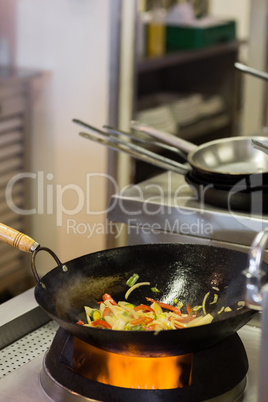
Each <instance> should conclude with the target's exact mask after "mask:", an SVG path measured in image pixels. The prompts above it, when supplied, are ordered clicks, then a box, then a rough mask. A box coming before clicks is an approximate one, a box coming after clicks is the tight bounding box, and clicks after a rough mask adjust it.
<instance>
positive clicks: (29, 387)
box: [0, 322, 261, 402]
mask: <svg viewBox="0 0 268 402" xmlns="http://www.w3.org/2000/svg"><path fill="white" fill-rule="evenodd" d="M57 330H58V325H57V324H55V323H54V322H49V323H48V324H46V325H44V326H43V327H41V328H39V329H38V330H36V331H34V332H33V333H31V334H29V335H27V336H25V337H23V338H22V339H21V340H19V341H17V342H15V343H14V344H12V345H10V346H8V347H6V348H5V349H3V350H2V351H1V352H0V361H1V365H0V373H2V374H0V375H1V379H0V395H1V398H0V400H3V401H6V400H11V401H17V400H18V401H20V402H33V401H34V402H36V401H40V402H43V401H44V402H46V401H51V400H54V401H59V400H60V401H64V402H73V401H75V402H76V401H79V402H80V401H98V400H102V399H98V398H97V399H94V397H93V399H92V398H90V397H88V398H86V399H85V398H84V397H83V398H82V397H80V396H78V395H77V394H73V393H72V394H71V395H68V394H67V395H68V396H66V395H65V394H64V392H63V390H62V389H61V388H59V389H58V388H57V386H55V387H53V392H54V393H53V399H51V398H50V397H49V396H48V395H47V394H46V392H45V391H44V389H43V387H42V385H41V383H40V373H41V371H43V379H42V381H44V362H45V355H46V354H47V352H46V351H45V349H46V350H49V349H50V348H51V344H52V341H53V339H54V337H55V334H56V333H57ZM260 332H261V330H260V328H259V327H255V326H251V325H246V326H244V327H243V328H242V329H240V330H239V331H238V334H239V337H240V339H241V340H242V342H243V344H244V347H245V350H246V353H247V357H248V362H249V370H248V374H247V376H246V379H247V385H246V389H245V392H244V394H243V395H242V396H241V397H240V399H229V398H228V401H230V400H236V401H243V402H254V401H257V383H258V381H257V369H258V350H259V344H260ZM1 366H3V367H1ZM7 366H9V367H7ZM3 368H4V370H3ZM50 380H51V379H50ZM50 380H49V382H48V383H49V387H51V383H50ZM46 381H48V380H47V379H46ZM52 381H53V379H52ZM54 385H55V384H54ZM244 385H245V384H244V383H243V381H242V383H241V384H239V387H240V389H241V390H242V389H243V387H244ZM136 391H138V392H139V390H136ZM236 392H237V393H238V394H239V392H240V390H239V388H238V389H237V390H236ZM136 399H137V397H136ZM149 400H151V399H149ZM158 400H168V401H169V400H170V399H169V398H168V399H166V398H164V399H163V398H162V399H158ZM218 400H221V399H210V401H213V402H214V401H215V402H216V401H218ZM224 400H226V399H224ZM118 401H120V399H118Z"/></svg>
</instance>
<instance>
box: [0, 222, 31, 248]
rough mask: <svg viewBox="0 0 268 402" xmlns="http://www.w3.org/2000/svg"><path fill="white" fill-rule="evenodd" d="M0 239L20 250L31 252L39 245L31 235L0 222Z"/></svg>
mask: <svg viewBox="0 0 268 402" xmlns="http://www.w3.org/2000/svg"><path fill="white" fill-rule="evenodd" d="M0 241H1V242H3V243H7V244H9V245H10V246H12V247H15V248H17V249H19V250H20V251H25V252H28V253H29V252H32V251H34V250H36V249H37V248H38V247H39V243H37V242H36V241H35V240H33V239H31V237H29V236H27V235H25V234H23V233H21V232H19V231H18V230H15V229H12V228H10V227H9V226H6V225H4V224H3V223H0Z"/></svg>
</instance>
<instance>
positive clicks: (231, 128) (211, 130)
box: [131, 40, 246, 183]
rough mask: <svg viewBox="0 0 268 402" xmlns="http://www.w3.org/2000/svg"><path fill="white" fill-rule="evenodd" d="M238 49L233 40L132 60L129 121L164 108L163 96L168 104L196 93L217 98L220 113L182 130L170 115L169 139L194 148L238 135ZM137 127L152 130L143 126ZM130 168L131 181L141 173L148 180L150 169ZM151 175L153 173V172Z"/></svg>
mask: <svg viewBox="0 0 268 402" xmlns="http://www.w3.org/2000/svg"><path fill="white" fill-rule="evenodd" d="M243 44H246V41H240V40H233V41H230V42H225V43H220V44H217V45H213V46H209V47H207V48H202V49H194V50H193V49H190V50H181V51H175V52H169V53H166V54H164V55H163V56H159V57H143V58H139V57H138V56H137V55H136V57H134V78H133V110H132V118H133V119H134V120H138V119H139V117H138V115H139V113H140V112H144V111H145V110H150V109H152V108H157V107H161V106H165V107H166V106H168V105H169V100H168V96H170V102H171V103H172V102H173V101H174V102H177V100H181V99H182V100H183V99H186V98H187V96H188V95H190V96H191V95H195V94H198V95H201V96H202V97H203V99H210V98H213V97H214V96H217V97H219V98H220V99H221V100H222V104H223V109H222V111H221V113H219V114H218V115H213V113H212V114H211V115H207V116H206V117H205V118H203V119H202V118H201V119H200V120H198V121H196V122H195V123H193V124H190V125H187V126H186V125H183V124H180V122H179V115H175V118H176V124H177V127H178V130H177V131H176V130H175V131H173V132H174V135H176V136H178V137H180V138H183V139H185V140H188V141H190V142H192V143H194V144H196V145H199V144H202V143H204V142H206V141H209V140H213V139H217V138H222V137H232V136H235V135H239V133H238V128H239V113H240V110H239V108H240V74H239V72H238V71H237V70H236V69H235V67H234V64H235V62H236V61H237V60H238V53H239V49H240V46H241V45H243ZM176 97H177V98H176ZM185 97H186V98H185ZM159 99H160V101H159ZM162 100H163V101H162ZM157 102H158V103H157ZM168 107H169V106H168ZM189 111H190V110H189ZM143 116H144V113H143ZM173 117H174V115H173ZM143 122H144V123H147V124H149V125H152V126H153V124H150V123H149V122H148V121H143ZM168 126H170V124H167V127H168ZM163 130H164V131H165V129H163ZM167 131H168V130H167ZM131 164H132V169H131V172H132V178H131V180H132V182H134V183H137V182H139V180H140V178H142V180H144V179H146V178H147V171H148V177H151V176H152V175H153V171H154V169H155V168H154V167H153V169H152V167H151V166H149V165H148V164H144V163H140V161H135V160H132V161H131ZM155 173H156V174H158V173H159V171H158V170H157V169H155Z"/></svg>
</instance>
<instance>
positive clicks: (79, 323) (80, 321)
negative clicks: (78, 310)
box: [76, 320, 85, 325]
mask: <svg viewBox="0 0 268 402" xmlns="http://www.w3.org/2000/svg"><path fill="white" fill-rule="evenodd" d="M76 324H78V325H85V323H84V322H83V321H82V320H78V321H77V323H76Z"/></svg>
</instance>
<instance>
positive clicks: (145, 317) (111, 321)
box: [78, 293, 213, 331]
mask: <svg viewBox="0 0 268 402" xmlns="http://www.w3.org/2000/svg"><path fill="white" fill-rule="evenodd" d="M146 300H147V301H149V302H151V304H150V305H147V304H140V305H138V306H135V305H134V304H131V303H128V302H127V301H119V302H118V303H116V302H115V301H114V299H113V298H112V297H111V296H110V295H109V294H107V293H105V294H104V295H103V297H102V301H101V302H100V308H99V310H96V309H92V308H91V307H88V306H85V312H86V317H87V323H85V324H84V325H85V326H89V327H97V328H106V329H113V330H123V331H124V330H125V331H161V330H166V329H178V328H187V327H193V326H196V325H204V324H209V323H210V322H211V321H212V320H213V317H212V315H210V314H206V315H201V316H199V317H197V315H196V313H195V312H194V311H193V310H192V309H191V307H190V306H189V305H188V306H187V307H186V312H185V313H183V312H182V311H181V310H180V309H179V308H178V307H175V306H172V305H170V304H166V303H162V302H159V301H157V300H154V299H151V298H150V297H146ZM78 324H80V325H81V324H83V323H82V322H81V320H79V322H78Z"/></svg>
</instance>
